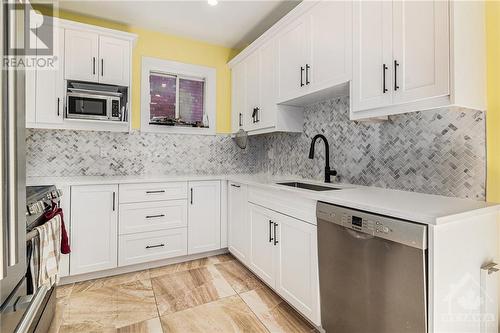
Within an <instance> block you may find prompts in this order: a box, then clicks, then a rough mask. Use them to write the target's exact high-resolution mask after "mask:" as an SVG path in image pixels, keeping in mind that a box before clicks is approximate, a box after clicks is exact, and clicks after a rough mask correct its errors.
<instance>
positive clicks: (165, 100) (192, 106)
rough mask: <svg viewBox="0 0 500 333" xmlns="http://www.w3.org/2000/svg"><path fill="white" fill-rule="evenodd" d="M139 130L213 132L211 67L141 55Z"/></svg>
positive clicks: (212, 78)
mask: <svg viewBox="0 0 500 333" xmlns="http://www.w3.org/2000/svg"><path fill="white" fill-rule="evenodd" d="M142 82H143V84H142V93H141V99H142V101H141V129H142V130H144V131H149V132H170V133H199V134H215V69H213V68H209V67H204V66H196V65H189V64H183V63H178V62H173V61H167V60H160V59H154V58H147V57H144V58H143V65H142Z"/></svg>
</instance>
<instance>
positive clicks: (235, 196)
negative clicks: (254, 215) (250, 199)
mask: <svg viewBox="0 0 500 333" xmlns="http://www.w3.org/2000/svg"><path fill="white" fill-rule="evenodd" d="M228 192H229V193H228V220H229V221H230V223H229V224H228V228H229V232H228V235H229V237H228V238H229V239H228V244H229V246H228V248H229V251H230V252H231V253H232V254H233V255H234V256H235V257H236V258H238V259H239V260H240V261H242V262H243V263H245V264H248V257H249V251H250V238H249V237H248V235H249V233H250V225H249V221H248V218H247V215H248V214H247V185H245V184H240V183H234V182H229V189H228Z"/></svg>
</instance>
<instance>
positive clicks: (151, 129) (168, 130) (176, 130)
mask: <svg viewBox="0 0 500 333" xmlns="http://www.w3.org/2000/svg"><path fill="white" fill-rule="evenodd" d="M141 132H146V133H164V134H190V135H216V132H215V128H197V127H176V126H159V125H149V124H148V125H146V126H141Z"/></svg>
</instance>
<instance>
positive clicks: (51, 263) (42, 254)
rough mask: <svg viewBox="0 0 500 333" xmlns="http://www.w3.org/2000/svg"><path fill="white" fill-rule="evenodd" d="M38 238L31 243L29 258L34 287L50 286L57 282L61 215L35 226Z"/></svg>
mask: <svg viewBox="0 0 500 333" xmlns="http://www.w3.org/2000/svg"><path fill="white" fill-rule="evenodd" d="M36 230H37V231H38V237H36V238H38V239H37V240H36V241H34V242H33V243H32V244H33V254H32V260H31V263H30V264H31V266H32V272H34V274H33V276H34V277H36V278H35V279H34V280H35V281H34V282H36V283H34V285H36V287H39V286H42V285H44V284H46V285H48V286H52V285H53V284H55V283H57V282H59V261H60V259H61V216H60V215H56V216H54V217H53V218H52V219H50V220H49V221H47V222H45V223H44V224H42V225H41V226H38V227H36Z"/></svg>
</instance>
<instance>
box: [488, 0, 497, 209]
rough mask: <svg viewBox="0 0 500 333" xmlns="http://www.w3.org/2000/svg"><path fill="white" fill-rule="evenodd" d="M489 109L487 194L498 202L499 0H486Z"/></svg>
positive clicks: (491, 199) (490, 198) (489, 198)
mask: <svg viewBox="0 0 500 333" xmlns="http://www.w3.org/2000/svg"><path fill="white" fill-rule="evenodd" d="M486 43H487V84H488V111H487V113H486V128H487V129H486V133H487V145H486V147H487V156H488V164H487V174H488V176H487V177H488V178H487V179H488V182H487V187H486V188H487V197H488V201H496V202H500V1H486Z"/></svg>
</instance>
